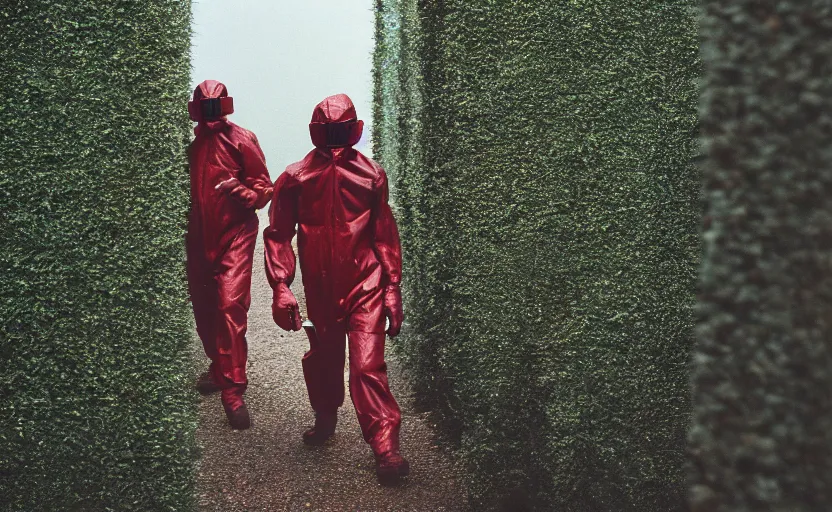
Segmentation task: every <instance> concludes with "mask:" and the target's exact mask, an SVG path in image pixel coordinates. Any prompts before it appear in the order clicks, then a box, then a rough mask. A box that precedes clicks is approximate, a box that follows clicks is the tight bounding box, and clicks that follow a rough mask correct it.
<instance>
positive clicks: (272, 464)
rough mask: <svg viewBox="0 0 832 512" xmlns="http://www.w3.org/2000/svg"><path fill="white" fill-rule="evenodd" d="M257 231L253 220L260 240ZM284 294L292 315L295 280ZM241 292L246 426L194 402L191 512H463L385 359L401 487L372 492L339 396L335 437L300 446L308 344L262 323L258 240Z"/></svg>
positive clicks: (453, 480) (207, 403) (450, 474)
mask: <svg viewBox="0 0 832 512" xmlns="http://www.w3.org/2000/svg"><path fill="white" fill-rule="evenodd" d="M266 223H267V219H266V216H265V212H262V213H261V218H260V231H261V232H262V230H263V228H264V227H265V226H266ZM292 289H293V291H294V293H295V296H296V297H297V298H298V302H299V303H300V304H301V311H302V312H303V311H305V307H304V296H303V287H302V285H301V282H300V276H299V275H298V277H297V278H296V280H295V284H294V285H293V286H292ZM251 292H252V293H251V295H252V304H251V311H250V312H249V330H248V336H247V337H248V342H249V363H248V364H249V366H248V375H249V387H248V391H247V392H246V402H247V404H248V407H249V411H250V412H251V416H252V427H251V429H249V430H247V431H242V432H235V431H232V430H231V429H230V428H229V427H228V424H227V421H226V419H225V414H224V413H223V410H222V405H221V404H220V400H219V395H212V396H209V397H203V398H202V401H201V404H200V407H199V413H200V426H199V429H198V430H197V440H198V442H199V444H200V445H201V446H202V450H203V452H202V464H201V467H200V470H199V475H198V499H199V510H200V511H202V512H209V511H211V512H214V511H216V512H238V511H239V512H242V511H252V512H253V511H269V512H279V511H293V512H294V511H396V512H400V511H414V512H415V511H419V512H441V511H464V510H467V509H466V507H465V503H466V497H465V492H464V488H463V487H462V486H461V485H460V483H459V482H460V480H461V479H460V477H459V472H458V468H457V467H456V466H455V465H454V463H453V462H452V461H451V459H450V457H449V455H448V454H446V453H445V452H444V450H442V449H440V448H438V447H437V445H436V443H435V434H434V432H433V430H432V428H431V427H432V425H430V423H429V421H430V420H429V418H428V417H427V415H425V414H424V413H417V412H414V408H413V404H412V398H411V397H412V392H411V391H410V389H409V388H408V386H407V383H406V382H404V380H403V378H402V375H401V372H399V371H397V365H396V361H395V360H394V359H393V358H392V357H390V353H389V351H388V360H389V363H390V364H389V366H390V381H391V385H392V388H393V393H394V395H395V396H396V399H397V400H398V402H399V405H400V406H401V407H402V429H401V435H402V454H403V455H404V456H405V457H407V458H408V459H409V460H410V463H411V468H412V469H411V475H410V477H409V478H408V479H407V480H406V481H405V482H404V483H403V485H401V486H399V487H395V488H390V487H382V486H381V485H379V484H378V483H377V481H376V477H375V466H374V461H373V456H372V452H371V451H370V448H369V446H368V445H367V444H366V443H364V440H363V439H362V437H361V431H360V429H359V427H358V421H357V419H356V417H355V410H354V409H353V407H352V403H351V402H350V400H349V397H347V399H346V400H345V402H344V406H343V407H341V409H340V411H339V418H338V420H339V422H338V431H337V433H336V434H335V437H334V438H333V439H332V440H331V441H330V442H329V443H327V444H326V445H325V446H323V447H319V448H313V447H307V446H305V445H304V444H303V443H302V442H301V433H302V432H303V431H304V430H305V429H306V428H308V427H309V426H310V425H311V423H312V420H313V413H312V409H311V408H310V406H309V401H308V398H307V395H306V387H305V384H304V381H303V373H302V370H301V363H300V359H301V356H303V353H304V352H305V351H306V349H307V348H308V342H307V339H306V335H305V334H304V333H303V331H300V332H297V333H287V332H285V331H281V330H279V329H278V328H277V326H276V325H275V324H274V322H273V321H272V319H271V289H270V288H269V285H268V283H267V282H266V276H265V273H264V270H263V247H262V241H261V240H258V246H257V249H256V253H255V260H254V277H253V282H252V291H251ZM395 342H396V341H395V340H393V341H392V343H395ZM195 343H196V344H197V346H198V350H197V352H198V354H199V357H200V363H199V366H200V368H203V367H205V366H207V363H206V362H204V361H207V359H205V356H204V355H203V354H202V349H201V345H198V344H199V341H198V340H196V341H195ZM388 343H391V340H390V339H389V338H388ZM345 377H346V376H345Z"/></svg>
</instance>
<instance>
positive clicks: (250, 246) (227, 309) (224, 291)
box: [188, 227, 257, 411]
mask: <svg viewBox="0 0 832 512" xmlns="http://www.w3.org/2000/svg"><path fill="white" fill-rule="evenodd" d="M256 239H257V229H256V227H255V229H254V230H250V231H249V230H245V231H241V232H240V234H239V235H237V237H235V238H234V240H233V241H232V242H231V245H230V246H229V247H228V249H227V250H226V251H225V253H224V254H223V255H222V256H220V258H219V259H218V261H217V262H216V263H211V262H209V261H207V260H206V259H205V258H204V256H203V255H202V254H200V252H199V251H198V250H197V249H198V248H189V250H188V284H189V288H190V292H191V302H192V304H193V308H194V319H195V320H196V329H197V334H198V335H199V338H200V340H202V346H203V348H204V349H205V355H206V356H208V358H209V359H210V360H211V366H210V369H209V371H210V372H211V376H212V378H213V380H214V382H215V383H216V384H217V386H218V387H219V388H220V389H221V390H222V403H223V405H224V406H225V408H226V409H228V410H231V411H233V410H236V409H238V408H239V407H240V406H241V405H242V404H243V399H242V397H243V393H245V390H246V387H247V386H248V380H247V378H246V360H247V357H248V344H247V342H246V337H245V335H246V329H247V321H248V309H249V305H250V304H251V268H252V264H253V261H254V245H255V241H256Z"/></svg>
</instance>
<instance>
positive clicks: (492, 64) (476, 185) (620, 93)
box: [374, 0, 700, 512]
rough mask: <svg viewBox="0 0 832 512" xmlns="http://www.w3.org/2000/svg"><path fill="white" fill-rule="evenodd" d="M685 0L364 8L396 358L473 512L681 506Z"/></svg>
mask: <svg viewBox="0 0 832 512" xmlns="http://www.w3.org/2000/svg"><path fill="white" fill-rule="evenodd" d="M695 6H696V3H695V2H694V1H693V0H679V1H671V2H652V1H633V0H629V1H623V2H622V1H616V2H612V1H610V2H575V1H571V2H545V1H528V0H524V1H516V2H493V1H485V0H445V1H441V2H440V1H427V2H422V1H417V0H379V1H378V2H377V13H378V24H377V27H378V34H377V43H378V46H377V53H376V57H375V58H376V60H375V62H376V66H377V73H376V80H377V82H376V101H377V102H379V103H380V104H379V105H377V106H376V114H377V115H378V116H380V119H376V121H375V124H374V125H375V126H376V127H377V132H376V134H375V136H376V148H377V150H378V155H379V158H380V160H381V161H382V163H383V165H384V166H385V167H386V168H387V170H388V171H389V172H390V175H391V178H392V182H393V189H394V197H395V202H396V204H397V209H398V212H397V215H398V218H399V220H400V223H401V230H402V236H403V245H404V256H405V272H406V274H405V276H406V277H405V286H406V289H405V296H406V309H405V315H406V320H407V322H408V325H407V329H406V331H405V339H403V340H400V341H397V342H395V343H393V344H392V346H393V347H394V349H395V350H397V351H398V352H399V353H400V354H401V355H402V357H403V359H404V361H405V362H406V364H407V366H408V367H409V368H410V370H411V372H412V374H413V378H414V380H415V384H416V385H417V388H418V390H419V391H420V392H421V394H423V395H426V396H429V397H433V399H434V401H435V403H436V404H438V405H439V409H440V410H441V411H442V412H443V413H444V416H445V418H446V419H447V420H448V421H449V425H450V427H451V428H452V429H453V430H454V432H455V433H456V436H457V439H458V441H459V446H460V449H461V453H462V454H463V456H464V458H465V459H466V460H467V461H468V463H469V466H470V467H471V468H472V478H471V482H470V487H471V491H472V496H473V500H474V502H475V504H476V505H477V509H478V510H481V509H486V508H492V507H498V506H500V505H499V503H500V497H501V496H502V497H503V498H504V505H503V507H504V508H507V509H510V510H518V509H522V508H523V507H526V508H529V509H535V510H559V511H576V512H577V511H580V512H586V511H589V510H609V511H639V512H643V511H651V510H652V511H662V512H664V511H669V510H679V509H682V508H683V507H684V483H683V481H684V474H683V465H684V443H685V435H686V429H687V426H688V422H689V417H690V399H689V390H688V371H687V365H688V359H689V353H690V350H691V345H692V337H693V315H692V307H693V303H694V300H695V275H696V266H697V263H698V258H699V238H698V234H697V226H698V222H699V215H700V204H699V187H700V185H699V173H698V170H697V167H696V164H695V162H694V159H695V157H696V156H697V152H698V145H697V129H698V126H697V112H696V105H697V100H698V91H697V86H696V79H697V77H698V75H699V71H700V68H699V60H698V41H697V24H696V11H695ZM405 449H406V444H405Z"/></svg>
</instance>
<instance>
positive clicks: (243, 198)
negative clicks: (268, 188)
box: [214, 178, 257, 208]
mask: <svg viewBox="0 0 832 512" xmlns="http://www.w3.org/2000/svg"><path fill="white" fill-rule="evenodd" d="M214 188H216V189H217V190H219V191H220V192H224V193H226V194H228V195H229V196H231V197H233V198H234V199H236V200H237V201H239V203H240V204H242V205H243V206H245V207H246V208H254V205H255V203H256V202H257V192H255V191H253V190H251V189H250V188H248V187H246V186H245V185H243V184H242V183H240V180H238V179H237V178H229V179H227V180H225V181H221V182H219V183H218V184H217V186H216V187H214Z"/></svg>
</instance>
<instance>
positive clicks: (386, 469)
mask: <svg viewBox="0 0 832 512" xmlns="http://www.w3.org/2000/svg"><path fill="white" fill-rule="evenodd" d="M409 474H410V463H409V462H407V459H405V458H404V457H402V456H401V455H400V454H399V452H397V451H390V452H387V453H385V454H384V455H380V456H379V455H377V456H376V477H378V481H379V483H381V484H382V485H395V484H397V483H398V482H399V480H400V479H401V478H402V477H405V476H407V475H409Z"/></svg>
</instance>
